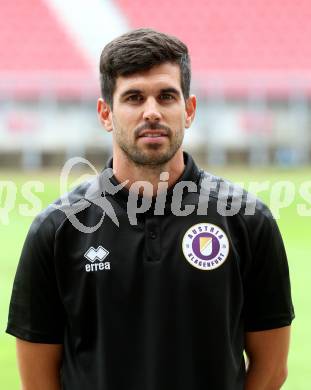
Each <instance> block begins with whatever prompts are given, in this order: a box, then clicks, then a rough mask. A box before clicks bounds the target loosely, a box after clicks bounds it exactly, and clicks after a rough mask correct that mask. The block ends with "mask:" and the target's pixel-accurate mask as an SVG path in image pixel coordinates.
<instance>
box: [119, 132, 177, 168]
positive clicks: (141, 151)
mask: <svg viewBox="0 0 311 390" xmlns="http://www.w3.org/2000/svg"><path fill="white" fill-rule="evenodd" d="M115 134H116V141H117V144H118V146H119V147H120V149H121V150H122V151H123V153H124V154H125V155H126V157H127V159H128V160H129V162H132V163H134V164H135V165H136V166H148V167H149V168H159V167H161V166H163V165H165V164H166V163H168V162H169V161H170V160H171V159H172V158H173V157H174V156H175V154H176V153H177V151H178V150H179V149H180V147H181V145H182V143H183V139H184V130H180V131H178V132H177V133H176V135H173V133H172V131H171V130H170V131H169V134H168V136H167V137H168V141H169V144H168V146H163V144H157V143H154V144H152V143H151V144H149V145H145V148H142V147H139V146H138V144H137V140H138V139H137V138H135V139H134V141H133V142H130V141H129V142H124V139H125V138H126V137H124V134H125V132H124V131H123V130H121V131H117V132H116V133H115ZM161 149H162V150H161ZM163 149H164V150H163Z"/></svg>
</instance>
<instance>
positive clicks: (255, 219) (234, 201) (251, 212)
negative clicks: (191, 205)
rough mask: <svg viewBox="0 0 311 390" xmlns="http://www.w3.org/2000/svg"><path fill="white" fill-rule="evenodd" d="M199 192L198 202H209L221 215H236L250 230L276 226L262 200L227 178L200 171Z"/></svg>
mask: <svg viewBox="0 0 311 390" xmlns="http://www.w3.org/2000/svg"><path fill="white" fill-rule="evenodd" d="M199 192H200V198H199V203H206V202H209V206H211V207H214V208H216V209H217V213H218V214H220V215H221V216H223V217H234V216H236V217H237V218H239V219H240V220H241V221H242V223H243V224H244V225H245V226H246V227H247V228H248V229H249V230H250V231H254V229H255V230H257V229H258V228H260V227H261V228H262V227H263V226H266V228H275V226H276V222H275V220H274V217H273V215H272V213H271V211H270V209H269V207H268V206H267V205H266V204H265V203H264V202H263V201H262V200H260V199H259V198H258V197H257V196H255V195H254V194H252V193H250V192H248V191H246V190H245V189H244V188H242V187H241V186H239V185H237V184H235V183H232V182H231V181H229V180H226V179H224V178H222V177H219V176H215V175H213V174H211V173H208V172H205V171H201V180H200V187H199Z"/></svg>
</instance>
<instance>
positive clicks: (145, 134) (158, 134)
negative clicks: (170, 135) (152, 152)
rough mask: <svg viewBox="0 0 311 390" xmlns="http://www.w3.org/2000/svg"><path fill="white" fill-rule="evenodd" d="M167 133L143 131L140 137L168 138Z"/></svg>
mask: <svg viewBox="0 0 311 390" xmlns="http://www.w3.org/2000/svg"><path fill="white" fill-rule="evenodd" d="M166 136H167V134H166V133H165V131H158V130H157V131H142V132H141V133H140V134H139V137H166Z"/></svg>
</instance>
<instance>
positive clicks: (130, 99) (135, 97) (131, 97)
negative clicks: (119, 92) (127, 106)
mask: <svg viewBox="0 0 311 390" xmlns="http://www.w3.org/2000/svg"><path fill="white" fill-rule="evenodd" d="M142 100H143V97H142V95H138V94H135V95H129V96H128V97H127V98H126V101H128V102H141V101H142Z"/></svg>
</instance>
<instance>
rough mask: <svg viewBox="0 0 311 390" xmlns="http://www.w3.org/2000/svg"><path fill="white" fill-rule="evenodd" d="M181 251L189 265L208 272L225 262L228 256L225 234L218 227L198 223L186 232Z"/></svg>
mask: <svg viewBox="0 0 311 390" xmlns="http://www.w3.org/2000/svg"><path fill="white" fill-rule="evenodd" d="M182 250H183V253H184V255H185V258H186V259H187V261H188V262H189V263H190V264H191V265H193V266H194V267H196V268H198V269H201V270H204V271H210V270H213V269H215V268H218V267H220V266H221V265H222V264H223V263H224V262H225V260H226V258H227V256H228V254H229V241H228V238H227V236H226V234H225V232H224V231H223V230H222V229H221V228H219V227H218V226H216V225H213V224H211V223H199V224H197V225H194V226H191V228H190V229H188V230H187V231H186V233H185V235H184V238H183V242H182Z"/></svg>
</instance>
